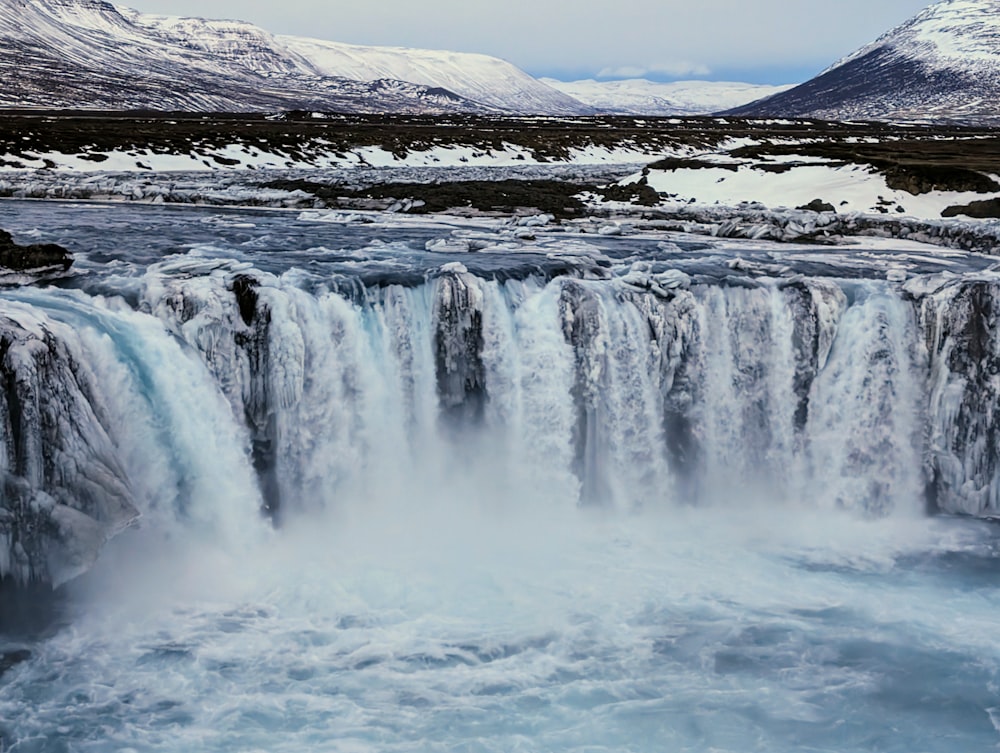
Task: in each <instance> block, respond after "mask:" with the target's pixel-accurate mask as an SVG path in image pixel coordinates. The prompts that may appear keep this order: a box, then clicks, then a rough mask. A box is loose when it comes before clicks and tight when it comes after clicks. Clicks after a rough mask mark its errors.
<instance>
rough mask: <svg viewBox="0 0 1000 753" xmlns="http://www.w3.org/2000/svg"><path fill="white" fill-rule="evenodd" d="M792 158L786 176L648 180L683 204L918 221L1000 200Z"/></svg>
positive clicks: (698, 171) (749, 172) (667, 175)
mask: <svg viewBox="0 0 1000 753" xmlns="http://www.w3.org/2000/svg"><path fill="white" fill-rule="evenodd" d="M789 159H790V158H786V160H785V161H786V167H787V170H786V171H785V172H772V171H769V170H765V169H762V167H761V164H762V163H760V162H755V163H752V164H751V163H744V164H738V165H734V167H735V168H736V169H735V170H734V169H727V168H726V167H721V166H720V167H703V168H679V169H676V170H650V171H649V174H648V175H646V176H645V178H646V181H647V182H648V184H649V185H650V186H652V187H653V188H654V189H656V191H658V192H659V193H662V194H667V195H668V196H669V197H670V198H671V199H673V200H674V201H677V202H682V203H694V204H699V205H704V204H713V205H714V204H719V205H724V206H732V207H737V206H739V205H741V204H761V205H763V206H765V207H767V208H770V209H775V208H781V207H786V208H796V207H801V206H804V205H806V204H809V203H810V202H812V201H815V200H816V199H819V200H820V201H823V202H826V203H827V204H830V205H832V206H833V207H834V209H835V210H836V211H838V212H864V213H880V214H885V213H890V214H893V215H901V216H909V217H916V218H919V219H940V218H941V213H942V211H943V210H944V209H946V208H947V207H950V206H955V205H965V204H969V203H970V202H973V201H980V200H983V199H992V198H1000V192H997V193H990V194H984V193H975V192H970V191H965V192H960V191H931V192H929V193H924V194H920V195H914V194H911V193H908V192H906V191H900V190H896V189H893V188H890V187H889V186H888V185H887V183H886V179H885V176H884V175H881V174H880V173H878V172H876V171H875V169H874V168H872V167H870V166H868V165H853V164H849V165H842V164H837V163H824V162H823V161H817V160H815V159H814V160H812V161H810V162H806V161H799V160H796V161H794V162H789V161H788V160H789ZM763 164H766V163H763ZM771 164H772V165H773V164H777V161H772V162H771ZM642 177H644V176H643V175H642V174H637V175H634V176H632V177H630V178H628V179H626V180H625V181H623V182H624V183H625V184H628V183H635V182H636V181H638V180H640V179H641V178H642ZM994 177H997V176H994Z"/></svg>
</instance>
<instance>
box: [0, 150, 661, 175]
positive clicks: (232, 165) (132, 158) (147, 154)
mask: <svg viewBox="0 0 1000 753" xmlns="http://www.w3.org/2000/svg"><path fill="white" fill-rule="evenodd" d="M656 156H659V155H656V154H650V152H649V150H648V149H644V148H642V147H639V146H633V145H628V144H620V145H618V146H616V147H614V148H608V147H603V146H597V145H590V146H586V147H575V148H571V149H570V150H569V154H568V155H567V156H566V157H565V158H564V159H561V160H559V162H560V163H562V164H569V165H602V164H609V165H628V164H638V163H643V162H649V161H650V160H651V159H654V158H655V157H656ZM95 158H96V159H95ZM550 162H551V160H549V159H548V158H544V157H537V156H535V155H534V154H533V153H532V152H531V151H530V150H528V149H525V148H524V147H522V146H518V145H516V144H504V146H503V148H502V149H489V148H484V147H476V146H471V145H463V144H454V145H449V146H435V147H431V148H429V149H419V148H414V149H413V150H412V151H409V152H407V153H406V154H405V155H401V154H398V153H393V152H391V151H388V150H386V149H384V148H382V147H378V146H364V147H357V148H355V149H351V150H348V151H343V152H342V151H338V150H337V149H335V148H333V147H331V146H330V145H329V144H324V143H321V142H316V143H315V144H313V145H310V146H307V147H305V148H304V149H303V150H302V151H301V153H300V154H296V155H293V154H288V153H286V152H283V151H280V150H268V149H266V148H262V147H260V146H256V145H253V144H230V145H228V146H225V147H211V148H204V149H193V150H192V151H190V152H188V153H181V154H164V153H155V152H153V151H151V150H146V149H133V150H113V151H106V152H88V153H86V154H79V153H78V154H64V153H62V152H55V151H52V152H44V153H34V152H29V153H27V154H21V155H11V154H6V155H2V154H0V173H4V172H11V171H20V170H24V169H34V170H37V169H49V170H57V171H70V172H83V173H108V172H126V171H153V172H174V171H192V170H265V169H272V170H293V169H316V168H321V169H329V168H341V167H476V166H480V167H487V166H490V167H515V166H522V165H541V164H549V163H550Z"/></svg>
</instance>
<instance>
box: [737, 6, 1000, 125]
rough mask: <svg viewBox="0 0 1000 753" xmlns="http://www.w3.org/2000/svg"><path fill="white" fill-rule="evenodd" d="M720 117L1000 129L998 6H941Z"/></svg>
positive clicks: (999, 27)
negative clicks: (999, 125)
mask: <svg viewBox="0 0 1000 753" xmlns="http://www.w3.org/2000/svg"><path fill="white" fill-rule="evenodd" d="M726 114H730V115H737V116H775V117H816V118H824V119H827V120H899V121H923V122H941V121H954V122H968V123H976V124H994V123H1000V0H941V2H938V3H935V4H933V5H930V6H928V7H927V8H925V9H924V10H923V11H921V12H920V13H918V14H916V15H915V16H913V17H912V18H910V19H909V20H907V21H905V22H904V23H902V24H900V25H899V26H896V27H895V28H893V29H890V30H889V31H887V32H886V33H885V34H883V35H881V36H880V37H878V38H877V39H876V40H874V41H873V42H871V43H869V44H867V45H865V46H863V47H861V48H859V49H858V50H856V51H854V52H852V53H850V54H849V55H847V56H845V57H843V58H841V59H840V60H838V61H837V62H836V63H834V64H833V65H832V66H830V67H829V68H827V69H825V70H824V71H822V72H821V73H819V74H818V75H817V76H816V77H814V78H812V79H810V80H809V81H807V82H805V83H803V84H800V85H799V86H797V87H794V88H792V89H790V90H788V91H786V92H782V93H779V94H776V95H774V96H771V97H767V98H765V99H762V100H758V101H756V102H752V103H750V104H748V105H745V106H742V107H737V108H733V109H731V110H729V111H727V113H726Z"/></svg>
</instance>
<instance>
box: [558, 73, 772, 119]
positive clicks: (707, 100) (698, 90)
mask: <svg viewBox="0 0 1000 753" xmlns="http://www.w3.org/2000/svg"><path fill="white" fill-rule="evenodd" d="M541 80H542V82H543V83H545V84H548V85H549V86H551V87H552V88H554V89H558V90H559V91H561V92H563V93H565V94H568V95H570V96H571V97H574V98H576V99H578V100H580V101H581V102H584V103H585V104H588V105H591V106H592V107H595V108H597V109H598V110H602V111H605V112H611V113H618V114H623V115H650V116H670V115H710V114H712V113H716V112H722V111H723V110H729V109H732V108H733V107H739V106H740V105H745V104H749V103H750V102H753V101H755V100H758V99H762V98H764V97H770V96H771V95H772V94H778V93H779V92H783V91H786V90H788V89H791V88H792V85H788V86H764V85H760V84H745V83H737V82H732V81H672V82H669V83H660V82H656V81H647V80H646V79H628V80H625V81H595V80H593V79H585V80H583V81H557V80H555V79H551V78H544V79H541Z"/></svg>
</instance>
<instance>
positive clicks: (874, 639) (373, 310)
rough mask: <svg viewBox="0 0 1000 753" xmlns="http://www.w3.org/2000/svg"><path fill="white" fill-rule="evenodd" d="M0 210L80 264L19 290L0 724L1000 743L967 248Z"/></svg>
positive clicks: (23, 747) (28, 741)
mask: <svg viewBox="0 0 1000 753" xmlns="http://www.w3.org/2000/svg"><path fill="white" fill-rule="evenodd" d="M345 219H346V218H345ZM0 226H3V227H6V228H8V229H10V230H12V231H15V233H20V234H21V236H20V237H31V236H35V237H38V238H40V239H44V240H54V241H57V242H63V243H65V244H66V245H70V246H71V247H72V249H73V250H74V251H75V252H76V253H77V255H78V262H77V264H76V265H75V273H74V276H73V277H71V278H69V279H64V280H61V281H59V283H58V284H57V285H54V286H47V287H45V286H43V287H37V286H36V287H24V288H18V289H8V290H7V291H6V292H4V293H3V294H2V295H0V356H2V363H0V375H2V378H3V386H4V389H3V391H2V393H3V395H2V401H3V405H4V409H5V410H4V413H5V415H6V422H5V425H3V426H0V433H2V440H3V443H2V446H3V448H4V450H5V451H4V452H3V453H0V460H2V462H3V463H4V466H3V470H4V472H5V485H4V491H3V495H4V496H3V504H2V505H0V574H2V575H3V576H4V577H5V579H6V580H7V583H8V591H9V590H10V589H11V588H12V587H13V584H26V583H30V582H33V581H41V582H45V583H49V582H51V583H57V584H64V585H63V586H62V588H61V589H60V593H62V594H64V598H63V600H62V601H61V604H62V612H61V616H60V617H59V619H58V620H57V622H56V624H55V626H54V627H52V628H51V629H50V630H49V631H48V632H47V633H46V634H45V636H44V637H41V638H39V637H37V636H36V637H31V638H25V637H24V636H23V635H21V636H18V635H16V634H11V635H10V636H8V637H7V638H0V656H4V657H6V659H5V661H4V662H0V673H2V674H0V749H3V750H4V751H18V753H23V752H25V751H87V752H90V751H106V750H116V751H119V750H135V751H147V750H150V751H151V750H158V751H192V750H205V751H269V752H271V751H306V750H308V751H345V752H354V751H505V752H506V751H558V750H573V751H588V752H590V751H595V752H596V751H733V752H734V753H736V752H743V751H768V752H769V753H773V752H775V751H804V750H810V751H900V752H901V753H902V752H903V751H906V753H912V752H913V751H917V750H920V751H942V752H943V751H955V750H970V751H971V750H988V749H992V748H995V747H997V746H998V745H1000V731H998V729H1000V698H998V687H1000V685H998V683H1000V676H998V670H1000V652H998V650H997V648H996V641H995V639H994V637H993V632H994V631H995V624H996V620H997V615H998V606H1000V604H998V602H1000V594H998V591H997V588H996V586H995V575H996V574H997V573H998V571H1000V553H998V543H1000V537H998V535H997V531H996V529H995V527H994V524H993V523H992V522H990V521H991V517H992V516H993V515H995V514H997V513H998V512H1000V468H998V465H1000V463H998V459H1000V458H998V450H997V446H998V441H1000V434H998V430H997V426H996V425H995V424H994V419H993V411H994V406H996V405H997V400H998V393H1000V381H998V380H997V378H996V375H997V374H998V373H1000V342H998V341H997V339H996V336H995V334H994V331H995V325H996V320H997V317H998V315H1000V305H998V301H1000V297H998V293H1000V275H997V274H996V273H995V272H994V271H993V270H992V268H991V266H990V265H991V263H992V262H991V260H989V259H987V258H982V257H974V256H970V255H964V254H958V253H953V252H952V253H948V254H944V253H943V252H942V253H938V254H931V253H928V252H926V251H921V250H919V249H916V248H897V249H892V248H891V247H876V246H869V247H859V248H850V249H823V248H798V247H792V246H768V245H762V244H756V245H738V244H734V243H728V242H721V241H719V242H715V241H711V242H707V241H704V240H698V239H693V238H687V237H684V236H676V235H674V236H669V237H666V236H657V235H649V236H644V235H641V234H640V235H632V236H629V235H626V236H624V237H614V236H607V235H596V234H584V233H579V232H572V231H571V232H558V231H557V230H555V229H552V230H545V229H539V230H538V231H537V233H536V234H535V235H536V237H535V238H532V239H525V238H524V237H523V236H524V235H525V233H523V232H516V233H515V232H513V231H514V230H515V229H514V228H511V227H508V226H503V225H500V224H499V223H495V222H492V223H491V222H485V221H484V222H482V223H480V224H478V225H465V226H461V227H453V226H448V225H444V224H441V223H433V222H426V221H424V222H420V221H415V220H409V219H406V218H395V219H386V220H385V221H384V222H382V223H376V224H373V225H359V224H355V223H346V224H331V223H315V222H308V221H304V220H299V219H296V218H295V215H294V214H293V215H288V214H285V213H266V212H248V211H242V212H219V211H214V210H213V211H207V210H205V211H200V210H191V209H187V210H171V209H165V208H156V209H154V208H124V207H117V208H112V207H97V206H80V205H66V206H62V207H56V206H53V205H38V204H27V203H11V204H6V205H4V206H2V207H0ZM928 513H936V514H935V515H933V516H932V515H929V514H928ZM942 513H943V514H942ZM956 514H961V515H964V516H972V517H956ZM21 650H27V651H29V652H30V656H28V655H26V654H15V653H14V652H16V651H21ZM15 656H16V657H17V660H16V661H15V660H14V659H13V658H12V657H15ZM7 665H10V666H9V667H8V666H7Z"/></svg>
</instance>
